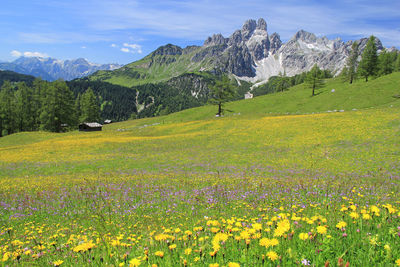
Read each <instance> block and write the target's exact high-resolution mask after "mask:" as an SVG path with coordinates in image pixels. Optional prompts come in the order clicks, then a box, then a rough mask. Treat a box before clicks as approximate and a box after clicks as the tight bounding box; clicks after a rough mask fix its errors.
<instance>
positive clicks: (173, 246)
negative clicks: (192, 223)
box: [168, 244, 176, 250]
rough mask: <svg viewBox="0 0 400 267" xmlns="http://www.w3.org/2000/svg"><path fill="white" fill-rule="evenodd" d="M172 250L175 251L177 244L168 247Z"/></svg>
mask: <svg viewBox="0 0 400 267" xmlns="http://www.w3.org/2000/svg"><path fill="white" fill-rule="evenodd" d="M168 248H169V249H170V250H173V249H174V248H176V244H172V245H170V246H169V247H168Z"/></svg>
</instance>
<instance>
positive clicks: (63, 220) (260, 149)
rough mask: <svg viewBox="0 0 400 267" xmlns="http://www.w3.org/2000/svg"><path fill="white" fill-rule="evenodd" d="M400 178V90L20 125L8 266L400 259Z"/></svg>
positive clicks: (5, 207)
mask: <svg viewBox="0 0 400 267" xmlns="http://www.w3.org/2000/svg"><path fill="white" fill-rule="evenodd" d="M396 103H397V102H396ZM399 179H400V105H399V104H398V103H397V104H395V105H394V106H392V107H387V108H379V109H368V110H362V111H346V112H336V113H321V114H309V115H288V116H274V117H266V116H261V115H259V116H243V115H242V116H241V115H237V116H233V115H232V116H227V117H224V118H211V119H203V120H198V121H186V122H185V121H182V122H180V121H175V122H173V121H169V122H168V123H163V118H154V119H146V120H136V121H128V122H124V123H116V124H111V125H108V126H106V127H105V128H104V129H103V131H102V132H96V133H80V132H71V133H65V134H51V133H42V132H38V133H20V134H16V135H12V136H7V137H4V138H2V139H0V266H19V265H21V266H278V265H279V266H307V265H310V266H396V265H397V266H400V198H399V197H400V194H399V192H400V191H399V188H400V180H399Z"/></svg>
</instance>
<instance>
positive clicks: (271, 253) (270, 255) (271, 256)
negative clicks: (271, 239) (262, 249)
mask: <svg viewBox="0 0 400 267" xmlns="http://www.w3.org/2000/svg"><path fill="white" fill-rule="evenodd" d="M267 257H268V259H270V260H271V261H275V260H276V259H278V254H276V252H275V251H272V250H271V251H268V253H267Z"/></svg>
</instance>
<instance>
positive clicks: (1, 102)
mask: <svg viewBox="0 0 400 267" xmlns="http://www.w3.org/2000/svg"><path fill="white" fill-rule="evenodd" d="M0 106H1V107H0V109H1V112H0V116H1V121H2V122H1V124H2V126H1V127H2V130H3V131H5V132H6V134H12V133H14V132H15V130H16V121H15V118H16V116H15V101H14V92H13V87H12V85H11V83H10V82H9V81H5V82H4V83H3V86H2V87H1V90H0Z"/></svg>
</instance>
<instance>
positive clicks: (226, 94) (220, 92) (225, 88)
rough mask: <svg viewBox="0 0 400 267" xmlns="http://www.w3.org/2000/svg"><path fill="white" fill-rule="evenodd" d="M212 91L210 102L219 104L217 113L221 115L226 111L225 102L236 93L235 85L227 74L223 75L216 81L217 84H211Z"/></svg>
mask: <svg viewBox="0 0 400 267" xmlns="http://www.w3.org/2000/svg"><path fill="white" fill-rule="evenodd" d="M210 93H211V99H210V102H211V103H213V104H217V105H218V113H217V115H218V116H221V115H222V114H223V112H224V110H223V104H224V103H225V102H227V101H229V100H230V99H231V98H232V97H233V96H234V94H235V91H234V86H233V84H232V83H231V81H230V80H229V78H228V77H227V76H223V77H222V79H221V80H217V81H215V84H214V85H213V86H210Z"/></svg>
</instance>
